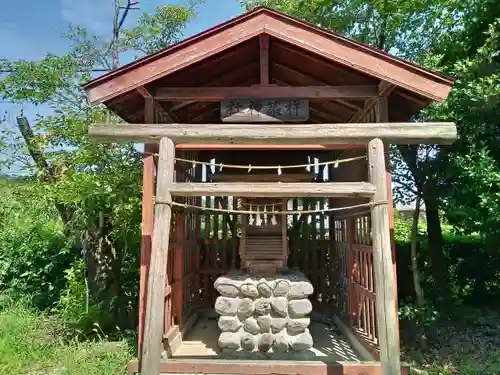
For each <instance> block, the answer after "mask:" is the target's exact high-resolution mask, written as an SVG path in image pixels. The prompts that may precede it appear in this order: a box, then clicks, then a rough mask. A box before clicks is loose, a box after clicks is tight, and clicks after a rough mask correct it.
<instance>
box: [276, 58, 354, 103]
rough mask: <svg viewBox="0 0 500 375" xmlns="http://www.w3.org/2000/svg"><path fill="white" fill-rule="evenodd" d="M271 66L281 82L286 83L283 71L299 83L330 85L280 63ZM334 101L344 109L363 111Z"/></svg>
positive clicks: (338, 100)
mask: <svg viewBox="0 0 500 375" xmlns="http://www.w3.org/2000/svg"><path fill="white" fill-rule="evenodd" d="M271 66H272V71H273V73H275V74H273V75H274V76H275V78H276V79H279V80H280V81H284V80H283V79H281V77H279V72H280V71H281V72H285V73H287V74H288V75H289V76H291V77H294V78H295V79H296V80H297V81H302V82H307V84H308V85H314V86H328V85H329V83H327V82H325V81H322V80H319V79H317V78H314V77H311V76H310V75H307V74H304V73H302V72H299V71H297V70H295V69H292V68H290V67H288V66H285V65H282V64H278V63H275V62H273V63H271ZM287 84H288V85H290V86H293V85H294V84H295V82H287ZM333 101H335V102H336V103H339V104H341V105H342V106H344V107H347V108H349V109H350V110H354V111H358V110H359V109H361V107H360V106H358V105H356V104H353V103H350V102H348V101H346V100H342V99H335V100H333Z"/></svg>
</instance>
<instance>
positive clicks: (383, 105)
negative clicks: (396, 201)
mask: <svg viewBox="0 0 500 375" xmlns="http://www.w3.org/2000/svg"><path fill="white" fill-rule="evenodd" d="M375 108H376V113H375V114H376V120H377V122H389V104H388V99H387V96H382V97H379V98H378V99H377V102H376V107H375ZM384 152H386V153H387V158H386V159H385V167H386V173H385V175H386V179H387V201H388V207H387V208H388V212H389V233H390V236H391V253H392V268H393V270H394V293H395V294H396V296H395V298H396V305H395V307H394V308H395V309H396V317H397V316H398V315H397V313H398V276H397V266H396V241H395V239H394V206H393V202H392V186H391V185H392V176H391V170H390V166H391V164H390V159H389V154H388V152H389V144H388V143H387V142H386V143H384ZM397 331H398V336H399V319H398V330H397Z"/></svg>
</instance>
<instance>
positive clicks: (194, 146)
mask: <svg viewBox="0 0 500 375" xmlns="http://www.w3.org/2000/svg"><path fill="white" fill-rule="evenodd" d="M175 148H176V149H179V150H344V149H351V148H352V149H354V148H356V149H358V148H366V145H347V144H344V145H342V144H340V145H313V144H310V145H307V144H303V145H292V144H290V145H269V144H262V145H229V144H195V143H179V144H177V145H175Z"/></svg>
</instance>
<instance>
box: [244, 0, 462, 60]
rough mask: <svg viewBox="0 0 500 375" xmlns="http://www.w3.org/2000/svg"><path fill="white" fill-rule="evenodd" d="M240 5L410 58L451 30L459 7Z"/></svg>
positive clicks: (377, 1)
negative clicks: (285, 16)
mask: <svg viewBox="0 0 500 375" xmlns="http://www.w3.org/2000/svg"><path fill="white" fill-rule="evenodd" d="M240 4H241V5H242V6H243V7H245V8H246V9H250V8H253V7H255V6H259V5H265V6H268V7H272V8H275V9H277V10H280V11H282V12H285V13H288V14H291V15H294V16H296V17H299V18H303V19H305V20H307V21H309V22H312V23H314V24H316V25H320V26H321V27H324V28H326V29H330V30H334V31H337V32H340V33H342V34H343V35H346V36H348V37H351V38H354V39H357V40H359V41H361V42H364V43H368V44H371V45H373V46H375V47H378V48H380V49H383V50H386V51H391V53H394V54H397V55H399V56H402V57H405V58H407V59H411V60H416V59H418V58H419V57H420V55H421V54H422V53H423V52H425V51H427V50H428V49H429V48H430V47H431V46H432V45H433V44H434V43H435V41H436V39H435V38H436V36H438V35H441V34H443V33H447V32H449V31H451V30H454V29H455V28H456V27H457V25H458V23H459V21H460V17H458V15H460V14H461V13H463V9H464V5H465V4H464V2H462V1H458V0H412V1H407V0H395V1H394V0H393V1H387V0H349V1H342V2H338V1H332V0H300V1H297V0H241V1H240Z"/></svg>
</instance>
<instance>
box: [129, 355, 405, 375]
mask: <svg viewBox="0 0 500 375" xmlns="http://www.w3.org/2000/svg"><path fill="white" fill-rule="evenodd" d="M325 358H326V357H325ZM160 369H161V372H162V373H165V374H167V373H168V374H186V375H192V374H233V375H268V374H273V375H361V374H363V375H381V371H380V363H378V362H342V363H338V362H336V361H335V362H334V361H328V360H327V359H325V360H322V361H252V360H241V359H239V360H228V359H226V360H220V359H217V358H210V359H208V358H207V359H180V358H179V359H176V358H174V359H171V360H167V361H162V363H161V365H160ZM138 370H139V368H138V366H137V361H131V362H129V364H128V371H129V372H131V373H137V372H138ZM408 374H409V365H406V364H405V365H404V366H403V367H402V368H401V375H408Z"/></svg>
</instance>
